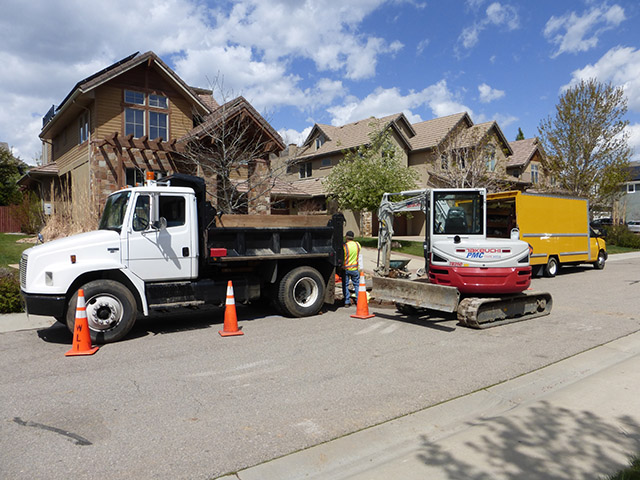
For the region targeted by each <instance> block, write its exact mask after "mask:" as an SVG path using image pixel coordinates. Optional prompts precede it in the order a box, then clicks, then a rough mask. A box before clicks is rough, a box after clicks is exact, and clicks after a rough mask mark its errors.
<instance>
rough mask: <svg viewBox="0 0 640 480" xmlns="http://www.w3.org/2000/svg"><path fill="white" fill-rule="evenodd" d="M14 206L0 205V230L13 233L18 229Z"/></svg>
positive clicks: (18, 224)
mask: <svg viewBox="0 0 640 480" xmlns="http://www.w3.org/2000/svg"><path fill="white" fill-rule="evenodd" d="M16 213H17V212H16V207H14V206H9V207H0V232H3V233H15V232H19V231H20V222H19V221H18V217H17V216H16Z"/></svg>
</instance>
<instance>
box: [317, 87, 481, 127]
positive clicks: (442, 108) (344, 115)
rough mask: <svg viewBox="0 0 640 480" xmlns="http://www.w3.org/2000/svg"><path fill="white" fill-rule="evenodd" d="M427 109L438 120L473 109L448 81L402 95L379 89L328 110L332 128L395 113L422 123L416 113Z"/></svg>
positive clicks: (398, 91)
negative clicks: (452, 88)
mask: <svg viewBox="0 0 640 480" xmlns="http://www.w3.org/2000/svg"><path fill="white" fill-rule="evenodd" d="M424 107H428V108H429V109H430V110H431V112H432V113H433V115H434V116H435V117H442V116H445V115H451V114H453V113H459V112H464V111H466V112H469V114H470V115H472V114H473V112H471V110H470V109H469V108H468V107H467V106H465V105H463V104H462V103H460V102H459V101H458V99H457V96H456V94H454V93H453V92H451V91H450V90H449V88H448V87H447V82H446V81H445V80H441V81H440V82H438V83H436V84H434V85H430V86H429V87H427V88H425V89H423V90H421V91H419V92H413V91H412V92H409V93H408V94H406V95H403V94H402V93H401V92H400V90H399V89H398V88H386V89H385V88H380V87H378V88H376V89H375V90H374V91H373V92H372V93H370V94H369V95H367V96H366V97H365V98H363V99H357V98H354V97H351V98H348V99H347V101H346V102H345V103H344V104H342V105H337V106H334V107H331V108H329V109H327V111H328V112H329V113H330V114H331V115H332V116H333V118H332V120H331V124H332V125H336V126H337V125H344V124H346V123H351V122H355V121H357V120H362V119H365V118H369V117H371V116H373V117H383V116H385V115H391V114H394V113H400V112H402V113H404V114H405V116H406V117H407V119H408V120H409V121H410V122H412V123H413V122H420V121H422V118H421V117H420V115H419V114H417V113H414V111H413V110H415V109H419V108H424Z"/></svg>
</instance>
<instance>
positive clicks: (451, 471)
mask: <svg viewBox="0 0 640 480" xmlns="http://www.w3.org/2000/svg"><path fill="white" fill-rule="evenodd" d="M639 398H640V332H638V333H634V334H631V335H629V336H626V337H623V338H620V339H618V340H615V341H613V342H610V343H607V344H605V345H602V346H600V347H597V348H594V349H592V350H589V351H586V352H583V353H581V354H579V355H576V356H574V357H570V358H568V359H566V360H563V361H561V362H558V363H555V364H552V365H550V366H548V367H545V368H542V369H540V370H537V371H535V372H532V373H529V374H526V375H523V376H521V377H518V378H515V379H512V380H510V381H507V382H504V383H501V384H498V385H494V386H491V387H488V388H485V389H482V390H480V391H477V392H474V393H471V394H469V395H465V396H462V397H459V398H456V399H453V400H450V401H447V402H444V403H442V404H439V405H436V406H433V407H430V408H426V409H424V410H421V411H418V412H416V413H413V414H410V415H406V416H404V417H401V418H398V419H395V420H392V421H389V422H386V423H383V424H381V425H378V426H374V427H371V428H368V429H365V430H362V431H360V432H356V433H353V434H351V435H347V436H345V437H342V438H339V439H336V440H333V441H330V442H327V443H324V444H321V445H318V446H315V447H312V448H309V449H307V450H303V451H300V452H297V453H293V454H291V455H288V456H284V457H281V458H278V459H275V460H272V461H269V462H266V463H263V464H261V465H257V466H255V467H251V468H248V469H246V470H242V471H240V472H237V473H236V474H233V475H228V476H226V477H222V478H224V479H225V480H238V479H239V480H258V479H259V480H276V479H277V480H293V479H303V478H304V479H332V480H340V479H350V480H356V479H357V480H365V479H366V480H383V479H384V480H387V479H390V478H401V479H403V480H407V479H408V480H412V479H416V480H418V479H420V480H423V479H429V480H439V479H443V480H444V479H457V480H463V479H464V480H468V479H477V480H485V479H505V480H506V479H514V478H523V479H524V478H526V479H528V480H531V479H534V480H535V479H539V480H543V479H544V480H548V479H567V480H569V479H571V480H575V479H598V478H605V477H606V476H607V475H611V474H614V473H616V472H617V471H618V470H619V469H620V468H622V467H624V466H627V465H628V459H629V457H630V456H632V455H637V454H638V453H640V402H639V401H638V399H639Z"/></svg>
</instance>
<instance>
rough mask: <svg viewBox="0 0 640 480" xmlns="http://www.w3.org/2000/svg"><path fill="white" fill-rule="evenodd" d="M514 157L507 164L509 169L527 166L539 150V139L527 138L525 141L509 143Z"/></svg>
mask: <svg viewBox="0 0 640 480" xmlns="http://www.w3.org/2000/svg"><path fill="white" fill-rule="evenodd" d="M509 145H510V146H511V150H513V155H511V158H509V162H507V167H520V166H522V165H526V164H527V162H528V161H529V160H531V157H533V155H534V153H535V152H536V150H537V149H538V148H539V144H538V139H537V138H525V139H524V140H516V141H514V142H509Z"/></svg>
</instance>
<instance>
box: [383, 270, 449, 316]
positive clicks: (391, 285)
mask: <svg viewBox="0 0 640 480" xmlns="http://www.w3.org/2000/svg"><path fill="white" fill-rule="evenodd" d="M372 278H373V288H372V291H371V294H372V295H373V297H374V298H376V299H377V300H383V301H388V302H394V303H397V304H404V305H410V306H412V307H416V308H429V309H432V310H439V311H441V312H455V311H456V310H457V308H458V303H459V302H460V292H459V291H458V289H457V288H455V287H447V286H444V285H436V284H433V283H428V281H427V280H426V279H425V280H405V279H400V278H386V277H375V276H374V277H372Z"/></svg>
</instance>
